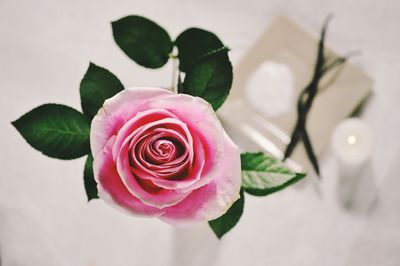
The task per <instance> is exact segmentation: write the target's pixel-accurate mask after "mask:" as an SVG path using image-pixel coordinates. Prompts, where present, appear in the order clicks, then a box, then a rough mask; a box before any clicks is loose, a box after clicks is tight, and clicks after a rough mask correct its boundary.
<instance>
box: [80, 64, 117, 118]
mask: <svg viewBox="0 0 400 266" xmlns="http://www.w3.org/2000/svg"><path fill="white" fill-rule="evenodd" d="M123 89H124V86H123V85H122V83H121V81H119V79H118V78H117V77H116V76H114V74H112V73H111V72H110V71H108V70H107V69H105V68H102V67H99V66H96V65H95V64H93V63H90V65H89V68H88V70H87V71H86V74H85V76H84V77H83V79H82V81H81V84H80V94H81V105H82V110H83V113H84V114H85V115H86V116H87V117H88V118H89V119H90V120H92V118H93V117H94V116H95V115H96V114H97V111H98V110H99V109H100V108H101V107H102V106H103V103H104V101H105V100H107V99H108V98H111V97H112V96H114V95H115V94H117V93H118V92H120V91H122V90H123Z"/></svg>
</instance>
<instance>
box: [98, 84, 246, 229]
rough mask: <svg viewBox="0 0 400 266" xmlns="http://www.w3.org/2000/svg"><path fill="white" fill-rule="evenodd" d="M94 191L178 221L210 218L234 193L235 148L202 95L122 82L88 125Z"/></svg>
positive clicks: (227, 204) (122, 205)
mask: <svg viewBox="0 0 400 266" xmlns="http://www.w3.org/2000/svg"><path fill="white" fill-rule="evenodd" d="M90 141H91V143H90V144H91V149H92V154H93V157H94V164H93V170H94V175H95V179H96V181H97V184H98V185H97V187H98V190H99V196H100V197H101V198H102V199H104V200H105V201H106V202H108V203H110V204H111V205H113V206H116V207H118V208H119V209H123V210H126V211H128V212H129V213H131V214H137V215H145V216H154V217H159V218H160V219H161V220H163V221H165V222H167V223H170V224H173V225H178V226H184V225H189V224H193V223H198V222H204V221H209V220H213V219H215V218H218V217H219V216H221V215H223V214H224V213H225V212H226V211H227V210H228V209H229V207H230V206H231V205H232V203H233V202H235V201H236V200H237V199H238V198H239V190H240V182H241V180H240V155H239V150H238V148H237V147H236V145H235V144H234V143H233V142H232V140H231V139H230V138H229V137H228V135H227V134H226V133H225V131H224V129H223V128H222V126H221V123H220V122H219V120H218V118H217V117H216V115H215V113H214V111H213V110H212V108H211V106H210V105H209V104H208V103H207V102H206V101H204V100H203V99H201V98H198V97H193V96H189V95H185V94H174V93H171V92H169V91H167V90H164V89H159V88H131V89H126V90H124V91H122V92H120V93H118V94H117V95H115V96H114V97H112V98H110V99H108V100H107V101H105V103H104V105H103V107H102V108H101V109H100V110H99V112H98V114H97V115H96V116H95V117H94V119H93V121H92V126H91V135H90Z"/></svg>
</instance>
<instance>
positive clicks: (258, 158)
mask: <svg viewBox="0 0 400 266" xmlns="http://www.w3.org/2000/svg"><path fill="white" fill-rule="evenodd" d="M240 158H241V164H242V188H243V189H244V190H245V191H246V192H247V193H249V194H252V195H255V196H265V195H268V194H271V193H273V192H276V191H279V190H281V189H284V188H285V187H287V186H289V185H291V184H293V183H295V182H297V181H299V180H300V179H302V178H304V177H305V174H303V173H296V172H293V171H292V170H290V169H289V168H287V167H286V166H284V165H283V164H282V163H281V162H280V161H278V160H276V159H274V158H272V157H269V156H267V155H265V154H264V153H262V152H258V153H243V154H241V155H240Z"/></svg>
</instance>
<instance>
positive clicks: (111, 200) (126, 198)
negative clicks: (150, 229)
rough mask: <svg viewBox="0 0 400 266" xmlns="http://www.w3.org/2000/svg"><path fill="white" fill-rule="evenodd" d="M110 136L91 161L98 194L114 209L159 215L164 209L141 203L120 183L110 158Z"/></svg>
mask: <svg viewBox="0 0 400 266" xmlns="http://www.w3.org/2000/svg"><path fill="white" fill-rule="evenodd" d="M114 141H115V137H112V138H111V139H110V140H109V141H108V142H107V144H106V146H105V147H104V149H103V150H102V151H100V152H99V153H98V156H97V157H96V159H94V162H93V173H94V176H95V179H96V182H97V189H98V191H99V196H100V198H102V199H103V200H104V201H106V202H107V203H108V204H110V205H111V206H113V207H114V208H116V209H119V210H124V211H125V212H126V211H128V212H129V213H130V214H135V215H146V216H159V215H161V214H163V213H164V211H162V210H160V209H158V208H154V207H151V206H148V205H145V204H143V202H141V201H140V200H139V199H138V198H136V197H135V196H133V195H132V194H131V193H130V192H129V191H128V190H127V189H126V187H125V185H124V184H123V183H122V181H121V178H120V177H119V175H118V173H117V169H116V165H115V162H114V160H113V159H112V145H113V144H114Z"/></svg>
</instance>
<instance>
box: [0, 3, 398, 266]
mask: <svg viewBox="0 0 400 266" xmlns="http://www.w3.org/2000/svg"><path fill="white" fill-rule="evenodd" d="M331 12H332V13H334V14H335V19H334V21H333V22H332V24H331V27H330V29H329V34H328V43H329V46H331V47H332V48H334V49H335V50H337V51H339V52H346V51H348V50H353V49H360V50H361V51H362V53H363V54H362V56H361V57H358V58H354V62H355V63H356V64H358V65H359V66H361V67H362V68H364V69H365V70H366V71H367V72H368V73H369V74H370V75H371V76H372V77H373V78H374V80H375V85H374V91H375V95H374V97H373V99H372V101H371V103H370V105H369V106H368V109H367V111H366V113H365V116H364V118H365V120H366V121H367V122H368V123H369V124H370V126H371V127H372V129H373V131H374V134H375V136H376V145H375V152H374V154H373V158H372V161H371V164H370V166H369V167H368V168H367V170H366V171H367V172H366V174H365V175H364V176H363V178H361V179H360V180H358V181H357V182H358V183H357V185H356V186H354V185H351V184H347V185H346V184H345V185H343V184H342V182H338V181H339V180H340V179H338V177H337V174H336V172H337V171H336V168H335V163H334V160H333V158H332V155H331V151H329V150H328V151H327V152H326V153H325V155H324V157H323V158H322V173H323V176H324V179H323V180H322V181H321V182H319V183H316V182H314V177H313V176H309V177H308V178H307V180H305V181H303V182H302V183H301V184H299V185H298V186H296V187H293V188H290V189H287V190H285V191H283V192H281V193H277V194H274V195H272V196H270V197H264V198H256V197H250V196H248V197H247V198H246V205H245V212H244V215H243V217H242V219H241V221H240V222H239V224H238V226H237V227H236V228H234V229H233V230H232V232H230V233H229V234H228V235H226V236H225V237H224V238H223V240H222V241H218V240H217V239H216V238H215V237H214V235H213V233H212V232H211V231H210V229H209V228H208V227H207V226H206V225H205V226H200V227H197V228H193V229H189V230H183V231H182V230H176V229H174V228H172V227H170V226H169V225H167V224H164V223H162V222H160V221H158V220H155V219H143V218H135V217H130V216H126V215H124V214H121V213H119V212H117V211H115V210H114V209H111V208H110V207H108V206H106V205H105V204H104V203H103V202H102V201H100V200H97V201H92V202H90V203H89V204H87V202H86V196H85V193H84V187H83V179H82V169H83V164H84V159H79V160H75V161H59V160H55V159H49V158H46V157H44V156H43V155H41V154H40V153H39V152H37V151H35V150H33V149H32V148H30V147H29V146H28V145H27V144H26V142H25V141H24V140H23V139H22V138H21V136H20V135H19V134H18V133H17V131H16V130H15V129H14V128H13V127H12V126H11V124H10V122H11V121H13V120H15V119H16V118H18V117H19V116H20V115H21V114H22V113H24V112H26V111H28V110H30V109H32V108H33V107H36V106H38V105H40V104H42V103H46V102H57V103H64V104H68V105H71V106H73V107H75V108H79V105H80V103H79V91H78V88H79V82H80V80H81V78H82V76H83V74H84V72H85V71H86V68H87V67H88V63H89V61H93V62H95V63H96V64H98V65H100V66H104V67H106V68H108V69H110V70H111V71H112V72H114V73H115V74H116V75H117V76H118V77H119V78H120V79H121V80H122V82H123V83H124V84H125V85H126V86H134V85H148V86H151V85H156V86H168V85H169V84H170V83H171V81H170V77H171V66H170V65H169V66H168V67H166V68H164V69H162V70H155V71H152V70H147V69H144V68H141V67H139V66H138V65H136V64H134V63H133V62H132V61H131V60H129V59H128V58H127V57H126V56H125V55H124V54H123V53H122V52H121V51H120V49H119V48H118V47H117V46H116V45H115V43H114V41H113V39H112V34H111V27H110V24H109V22H110V21H113V20H116V19H118V18H120V17H122V16H125V15H128V14H141V15H145V16H147V17H149V18H151V19H154V20H155V21H157V22H158V23H160V24H161V25H163V26H164V27H165V28H167V29H168V30H169V31H170V33H171V35H172V36H176V35H177V34H178V33H180V32H181V31H182V30H184V29H186V28H187V27H189V26H198V27H203V28H206V29H209V30H212V31H214V32H216V33H217V34H218V36H220V37H221V38H222V39H223V40H224V42H225V43H226V44H228V45H229V46H230V47H231V48H232V52H231V56H232V60H233V63H234V64H235V63H237V62H238V61H239V60H240V58H241V56H242V55H243V54H244V52H245V51H246V49H248V48H249V47H250V46H251V45H252V44H253V43H254V42H255V40H256V39H257V37H258V36H259V34H260V33H261V32H262V31H263V30H264V29H265V27H266V26H267V25H268V23H269V22H270V21H271V20H272V19H273V17H274V16H276V15H286V16H289V17H290V18H291V19H293V20H294V21H296V22H297V23H299V24H300V25H301V26H302V27H304V28H305V29H306V30H308V31H310V32H312V33H313V34H315V35H316V36H317V35H318V32H319V29H320V26H321V23H322V21H323V19H324V18H325V16H326V15H327V14H328V13H331ZM399 12H400V2H398V1H396V0H387V1H372V0H368V1H367V0H365V1H344V0H341V1H338V0H329V1H320V0H307V1H294V0H291V1H252V0H248V1H234V0H229V1H228V0H227V1H210V0H202V1H193V0H192V1H188V0H186V1H185V0H181V1H179V0H169V1H156V0H154V1H150V0H147V1H138V0H135V1H133V0H125V1H105V0H87V1H71V0H69V1H66V0H65V1H51V0H48V1H42V0H36V1H32V0H0V36H1V37H0V89H1V96H0V113H1V115H0V129H1V138H0V144H1V145H0V147H1V152H0V170H1V171H0V258H1V263H0V264H1V265H4V266H14V265H30V266H35V265H40V266H46V265H74V266H80V265H86V266H87V265H91V266H94V265H96V266H97V265H99V266H100V265H104V266H105V265H113V266H119V265H123V266H125V265H140V266H143V265H174V266H179V265H209V266H211V265H255V266H256V265H307V266H309V265H332V266H340V265H363V266H365V265H400V230H399V225H400V196H399V195H400V194H399V192H398V191H399V188H400V170H399V167H398V164H399V163H400V151H399V148H400V143H399V142H398V141H397V139H396V137H398V136H399V130H400V105H399V104H398V100H399V99H400V52H399V47H400V35H399V30H398V29H399V25H400V16H399ZM347 190H351V193H350V195H352V196H351V197H349V196H348V194H346V193H348V191H347ZM346 195H347V196H346Z"/></svg>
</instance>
